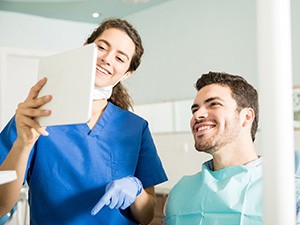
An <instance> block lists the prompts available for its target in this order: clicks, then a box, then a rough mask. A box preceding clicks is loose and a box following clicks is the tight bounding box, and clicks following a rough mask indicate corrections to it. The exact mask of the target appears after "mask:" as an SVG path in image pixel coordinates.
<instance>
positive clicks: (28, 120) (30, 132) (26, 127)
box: [16, 78, 52, 146]
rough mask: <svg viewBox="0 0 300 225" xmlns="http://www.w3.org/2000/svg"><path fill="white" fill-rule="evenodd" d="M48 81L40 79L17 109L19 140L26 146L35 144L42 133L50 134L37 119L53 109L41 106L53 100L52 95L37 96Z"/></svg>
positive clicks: (47, 114) (48, 113)
mask: <svg viewBox="0 0 300 225" xmlns="http://www.w3.org/2000/svg"><path fill="white" fill-rule="evenodd" d="M46 82H47V78H43V79H41V80H39V81H38V82H37V83H36V84H35V85H34V86H33V87H32V88H31V89H30V91H29V94H28V96H27V98H26V99H25V101H24V102H22V103H20V104H19V105H18V108H17V110H16V126H17V133H18V139H17V140H18V142H19V143H20V142H21V143H22V144H23V145H25V146H27V145H32V144H34V143H35V142H36V140H37V139H38V138H39V136H40V135H44V136H47V135H48V132H47V131H46V127H41V126H40V125H39V123H38V122H36V120H35V118H37V117H41V116H49V115H50V114H51V110H42V109H39V107H41V106H42V105H44V104H46V103H47V102H49V101H51V99H52V97H51V96H50V95H46V96H42V97H37V96H38V94H39V92H40V90H41V89H42V88H43V86H44V85H45V84H46Z"/></svg>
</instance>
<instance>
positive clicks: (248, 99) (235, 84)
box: [195, 72, 259, 141]
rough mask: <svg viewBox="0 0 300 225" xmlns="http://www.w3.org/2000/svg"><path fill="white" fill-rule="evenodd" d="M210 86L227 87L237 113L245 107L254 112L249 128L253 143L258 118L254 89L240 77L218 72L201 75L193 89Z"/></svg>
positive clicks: (256, 97) (256, 96)
mask: <svg viewBox="0 0 300 225" xmlns="http://www.w3.org/2000/svg"><path fill="white" fill-rule="evenodd" d="M210 84H221V85H227V86H228V87H229V88H230V89H231V92H232V97H233V99H234V100H235V101H236V103H237V107H238V111H240V110H242V109H243V108H246V107H249V108H252V109H253V110H254V113H255V118H254V121H253V123H252V127H251V136H252V141H254V140H255V134H256V131H257V127H258V118H259V111H258V94H257V91H256V89H255V88H254V87H253V86H252V85H251V84H249V83H248V82H247V81H246V80H245V79H244V78H243V77H241V76H237V75H232V74H228V73H219V72H209V73H208V74H203V75H202V76H201V77H200V78H199V79H198V80H197V82H196V84H195V87H196V89H197V91H199V90H200V89H201V88H203V87H205V86H207V85H210Z"/></svg>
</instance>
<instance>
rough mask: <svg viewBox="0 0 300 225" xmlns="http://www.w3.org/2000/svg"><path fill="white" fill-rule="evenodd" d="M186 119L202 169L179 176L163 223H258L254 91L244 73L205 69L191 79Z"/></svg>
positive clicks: (260, 208) (260, 219)
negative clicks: (203, 156)
mask: <svg viewBox="0 0 300 225" xmlns="http://www.w3.org/2000/svg"><path fill="white" fill-rule="evenodd" d="M196 88H197V91H198V93H197V94H196V96H195V100H194V104H193V105H192V107H191V110H192V114H193V117H192V119H191V122H190V126H191V129H192V133H193V136H194V139H195V148H196V149H197V150H198V151H199V152H205V153H208V154H211V155H212V157H213V158H212V159H211V160H210V161H207V162H205V163H204V164H203V165H202V171H201V172H199V173H197V174H195V175H192V176H185V177H183V178H182V179H181V180H180V181H179V182H178V183H177V184H176V185H175V186H174V188H173V189H172V190H171V192H170V195H169V198H168V203H167V205H166V221H165V222H166V224H167V225H214V224H218V225H219V224H222V225H225V224H230V225H241V224H243V225H262V224H263V215H262V214H263V202H262V199H263V196H262V190H263V187H262V182H263V178H262V174H263V173H262V158H261V157H260V156H258V155H257V153H256V150H255V146H254V143H253V142H254V140H255V134H256V131H257V127H258V94H257V91H256V90H255V88H253V87H252V86H251V85H250V84H249V83H248V82H247V81H246V80H245V79H243V78H242V77H240V76H235V75H230V74H227V73H215V72H209V73H208V74H204V75H202V77H200V78H199V79H198V81H197V83H196Z"/></svg>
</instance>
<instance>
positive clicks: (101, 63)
mask: <svg viewBox="0 0 300 225" xmlns="http://www.w3.org/2000/svg"><path fill="white" fill-rule="evenodd" d="M94 43H95V44H96V45H97V46H98V59H97V68H96V80H95V85H96V86H98V87H106V86H109V85H115V84H116V83H117V82H118V81H119V80H120V79H126V78H128V77H129V76H130V75H131V74H132V72H127V73H126V71H127V70H128V68H129V65H130V62H131V59H132V57H133V55H134V53H135V44H134V42H133V41H132V40H131V38H130V37H129V36H128V35H127V34H126V33H125V32H124V31H121V30H119V29H116V28H110V29H107V30H105V31H104V32H103V33H102V34H101V35H100V36H99V37H98V38H96V40H95V41H94ZM125 73H126V74H125ZM124 75H125V76H124Z"/></svg>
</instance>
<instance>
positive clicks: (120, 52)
mask: <svg viewBox="0 0 300 225" xmlns="http://www.w3.org/2000/svg"><path fill="white" fill-rule="evenodd" d="M98 42H104V44H106V45H107V46H108V47H111V44H110V43H109V42H108V41H106V40H105V39H99V40H98ZM117 52H118V53H119V54H121V55H124V56H125V57H126V58H127V59H128V60H129V59H130V58H129V56H128V55H127V54H126V53H125V52H123V51H121V50H118V51H117Z"/></svg>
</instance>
